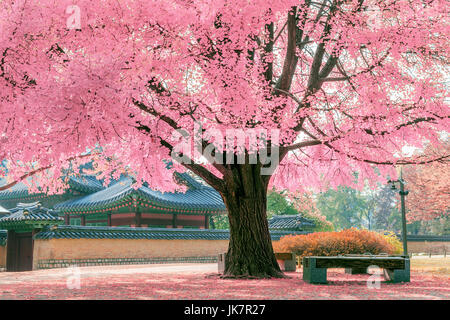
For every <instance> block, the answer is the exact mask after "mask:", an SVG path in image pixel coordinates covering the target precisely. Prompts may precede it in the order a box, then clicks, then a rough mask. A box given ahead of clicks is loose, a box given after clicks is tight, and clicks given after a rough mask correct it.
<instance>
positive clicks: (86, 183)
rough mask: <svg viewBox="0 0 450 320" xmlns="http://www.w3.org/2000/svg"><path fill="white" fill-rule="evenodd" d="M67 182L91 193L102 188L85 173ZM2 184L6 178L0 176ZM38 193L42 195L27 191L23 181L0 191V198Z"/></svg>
mask: <svg viewBox="0 0 450 320" xmlns="http://www.w3.org/2000/svg"><path fill="white" fill-rule="evenodd" d="M68 184H69V186H70V187H71V188H72V189H74V190H77V191H80V192H83V193H92V192H96V191H99V190H102V189H104V187H103V185H102V183H101V182H100V181H98V180H97V179H96V178H95V176H92V175H87V174H81V175H77V176H70V177H69V181H68ZM3 185H6V180H5V179H3V178H0V186H3ZM38 195H44V193H29V192H28V186H27V185H26V184H25V183H23V182H18V183H16V184H15V185H14V186H12V187H11V188H8V189H6V190H2V191H0V200H8V199H21V198H25V197H36V196H38Z"/></svg>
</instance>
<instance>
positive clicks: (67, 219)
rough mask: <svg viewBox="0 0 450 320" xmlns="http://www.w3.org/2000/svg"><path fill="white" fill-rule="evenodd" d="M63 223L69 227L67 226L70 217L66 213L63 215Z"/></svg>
mask: <svg viewBox="0 0 450 320" xmlns="http://www.w3.org/2000/svg"><path fill="white" fill-rule="evenodd" d="M64 223H65V224H66V225H69V224H70V216H69V214H68V213H66V214H65V215H64Z"/></svg>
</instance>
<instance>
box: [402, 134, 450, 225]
mask: <svg viewBox="0 0 450 320" xmlns="http://www.w3.org/2000/svg"><path fill="white" fill-rule="evenodd" d="M449 151H450V144H449V143H448V142H447V143H446V144H445V145H444V147H443V149H436V148H434V147H433V146H432V145H430V146H427V148H426V149H425V150H424V151H422V153H424V154H428V155H431V156H435V155H436V154H443V153H446V152H449ZM403 177H404V180H405V181H406V189H407V190H408V191H409V194H408V197H407V204H408V205H407V214H406V218H407V220H408V222H410V223H411V222H414V221H430V220H434V219H436V218H444V217H448V216H449V214H450V167H449V165H448V163H433V164H430V165H428V166H419V165H416V166H412V165H410V166H406V167H405V168H404V170H403Z"/></svg>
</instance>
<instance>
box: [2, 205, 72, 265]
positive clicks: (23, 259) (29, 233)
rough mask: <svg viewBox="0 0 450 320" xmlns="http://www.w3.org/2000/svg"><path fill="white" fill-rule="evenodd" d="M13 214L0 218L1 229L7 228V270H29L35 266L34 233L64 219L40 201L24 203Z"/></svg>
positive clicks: (12, 210)
mask: <svg viewBox="0 0 450 320" xmlns="http://www.w3.org/2000/svg"><path fill="white" fill-rule="evenodd" d="M10 211H11V214H10V215H8V216H5V217H3V218H0V229H4V230H7V240H6V247H7V259H6V270H7V271H28V270H32V268H33V247H34V235H36V234H37V233H39V232H40V231H41V230H42V229H44V228H45V227H47V226H55V225H58V224H62V223H63V222H64V221H63V219H62V218H60V217H58V215H57V214H56V213H55V212H53V211H52V210H49V209H47V208H43V207H42V206H41V204H40V203H39V202H35V203H28V204H22V203H19V204H18V205H17V207H16V208H14V209H11V210H10Z"/></svg>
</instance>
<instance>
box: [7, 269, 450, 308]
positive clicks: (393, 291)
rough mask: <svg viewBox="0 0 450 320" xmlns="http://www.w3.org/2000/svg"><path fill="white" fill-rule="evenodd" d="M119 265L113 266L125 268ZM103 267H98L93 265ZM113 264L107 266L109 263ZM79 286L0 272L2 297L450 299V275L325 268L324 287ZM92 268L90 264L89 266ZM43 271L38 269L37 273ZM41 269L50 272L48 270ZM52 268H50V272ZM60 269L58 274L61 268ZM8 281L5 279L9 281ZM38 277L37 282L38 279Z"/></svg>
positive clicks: (99, 281) (153, 278)
mask: <svg viewBox="0 0 450 320" xmlns="http://www.w3.org/2000/svg"><path fill="white" fill-rule="evenodd" d="M128 267H129V266H117V267H115V268H128ZM97 268H101V267H97ZM109 268H111V267H109ZM81 270H82V274H81V283H80V284H81V285H80V289H68V287H67V285H66V281H67V280H66V278H65V277H61V276H53V277H52V276H50V275H49V276H48V277H41V278H40V279H39V280H38V279H37V278H35V279H34V280H33V273H35V274H36V271H34V272H23V273H20V274H19V273H16V274H12V273H8V277H6V276H7V274H6V273H3V274H2V275H1V277H0V299H5V300H7V299H101V300H103V299H295V300H302V299H333V300H334V299H358V300H359V299H362V300H365V299H370V300H375V299H427V300H428V299H433V300H436V299H444V300H450V277H449V276H447V275H439V276H436V275H431V274H428V273H419V272H414V271H413V272H412V276H411V282H410V283H402V284H391V283H386V282H381V287H380V288H379V289H369V288H368V287H367V279H368V278H369V276H368V275H347V274H345V273H344V271H343V270H339V269H333V270H329V272H328V280H329V284H328V285H312V284H308V283H305V282H304V281H303V280H302V274H301V272H295V273H294V272H291V273H287V274H288V275H289V276H290V278H289V279H271V280H228V279H227V280H224V279H220V278H218V277H217V274H214V273H212V272H205V271H199V272H198V273H193V272H187V273H182V272H181V273H180V272H172V271H169V272H153V273H148V272H145V269H142V270H143V271H142V272H141V273H132V272H123V273H90V274H89V273H86V274H84V273H83V270H84V268H81ZM90 270H92V268H91V269H90ZM38 272H42V271H38ZM45 272H52V271H50V270H46V271H45ZM53 272H54V271H53ZM59 272H62V271H61V270H60V271H59ZM8 279H9V280H8ZM37 280H38V281H37Z"/></svg>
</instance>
